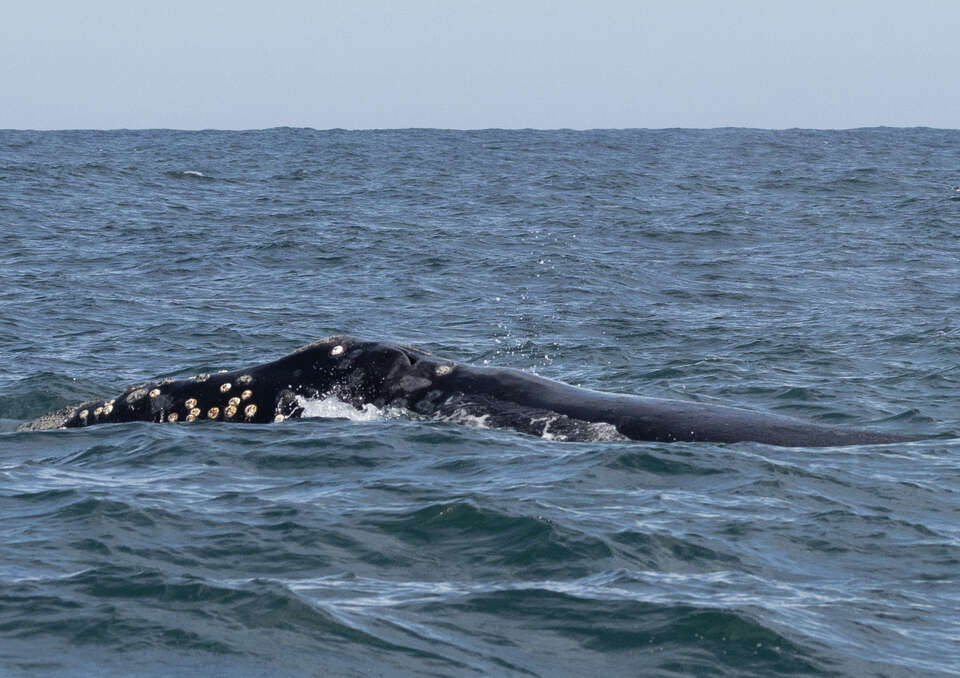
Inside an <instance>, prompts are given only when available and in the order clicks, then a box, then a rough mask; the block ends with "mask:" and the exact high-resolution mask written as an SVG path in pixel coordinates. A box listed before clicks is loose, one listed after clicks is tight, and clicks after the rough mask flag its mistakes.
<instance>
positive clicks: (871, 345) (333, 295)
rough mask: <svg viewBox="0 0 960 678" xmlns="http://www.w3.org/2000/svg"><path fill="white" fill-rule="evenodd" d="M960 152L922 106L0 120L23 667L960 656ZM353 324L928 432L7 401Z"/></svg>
mask: <svg viewBox="0 0 960 678" xmlns="http://www.w3.org/2000/svg"><path fill="white" fill-rule="evenodd" d="M958 167H960V132H957V131H938V130H928V129H916V130H893V129H869V130H852V131H842V132H817V131H803V130H790V131H778V132H774V131H763V130H737V129H725V130H711V131H692V130H664V131H643V130H635V131H592V132H572V131H552V132H537V131H496V130H490V131H478V132H453V131H430V130H403V131H379V132H348V131H327V132H318V131H311V130H291V129H277V130H266V131H259V132H214V131H207V132H193V133H188V132H173V131H141V132H127V131H116V132H11V131H6V132H0V276H2V279H0V280H2V285H0V361H2V363H0V364H2V365H4V368H3V369H0V673H4V674H6V675H30V676H36V675H50V676H60V675H84V674H93V673H96V674H97V675H105V676H125V675H131V674H136V675H156V676H160V675H174V674H175V675H202V676H220V675H225V674H227V673H234V674H236V675H244V676H258V675H263V676H273V675H290V676H301V675H317V676H327V675H338V676H339V675H342V676H367V675H439V676H449V675H497V676H531V675H538V676H558V675H569V676H579V675H585V674H587V673H588V672H597V671H602V672H604V673H606V674H611V675H657V676H686V675H720V676H740V675H742V676H748V675H757V676H770V675H781V676H798V675H799V676H835V675H850V676H866V675H877V676H881V675H882V676H917V675H924V676H926V675H930V676H935V675H960V612H958V611H960V574H958V573H960V529H958V524H960V445H958V443H957V441H956V440H954V436H956V435H957V434H958V433H960V418H958V408H957V394H958V392H960V388H958V386H960V370H958V363H960V325H958V322H957V309H958V307H960V282H958V281H960V265H958V261H960V241H958V238H957V234H956V230H957V224H958V212H960V176H958V169H957V168H958ZM335 332H348V333H352V334H356V335H359V336H362V337H366V338H374V339H385V340H390V341H396V342H401V343H413V344H417V345H419V346H422V347H423V348H426V349H428V350H430V351H432V352H434V353H435V354H438V355H441V356H443V357H448V358H452V359H456V360H460V361H465V362H469V363H474V364H484V363H486V364H490V365H502V366H513V367H521V368H524V369H528V370H535V371H537V372H538V373H540V374H542V375H545V376H549V377H552V378H556V379H560V380H563V381H567V382H570V383H575V384H579V385H583V386H587V387H591V388H597V389H602V390H609V391H617V392H624V393H637V394H643V395H653V396H661V397H672V398H684V399H692V400H699V401H702V402H717V403H724V404H731V405H738V406H741V407H746V408H752V409H757V410H764V411H774V412H778V413H783V414H789V415H792V416H797V417H800V418H804V419H808V420H810V421H817V422H825V423H831V424H840V425H849V426H852V427H862V428H870V429H874V430H880V431H890V432H901V433H911V434H921V435H929V436H932V438H931V439H930V440H926V441H923V442H919V443H909V444H898V445H886V446H872V447H859V448H857V447H852V448H826V449H813V450H811V449H791V448H777V447H770V446H764V445H759V444H736V445H721V444H709V443H692V444H686V443H675V444H659V443H642V442H596V443H562V442H557V441H551V440H543V439H539V438H533V437H530V436H525V435H522V434H517V433H513V432H510V431H499V430H491V429H485V428H482V427H471V426H462V425H454V424H449V423H440V422H428V421H418V420H416V419H414V418H411V417H405V416H403V413H387V414H386V416H384V415H382V414H378V413H370V412H367V413H353V412H349V411H346V412H345V411H343V410H342V409H341V410H338V409H335V408H334V409H333V410H331V409H329V405H330V404H329V403H327V404H324V403H316V404H315V405H314V407H315V409H314V410H312V412H313V413H314V414H315V415H317V416H316V417H315V418H311V419H306V420H301V421H293V422H286V423H284V424H280V425H263V426H246V425H235V426H229V425H216V424H211V423H208V424H198V425H180V424H178V425H162V426H161V425H152V424H141V423H135V424H120V425H107V426H99V427H92V428H89V429H84V430H71V431H51V432H42V433H26V432H17V431H16V428H17V426H18V425H19V424H21V423H22V422H23V421H25V420H27V419H30V418H32V417H35V416H38V415H40V414H43V413H44V412H46V411H48V410H49V409H53V408H56V407H60V406H62V405H65V404H68V403H72V402H76V401H80V400H84V399H90V398H97V397H104V396H109V395H111V394H115V393H117V392H119V390H120V389H122V387H123V386H125V385H126V384H129V383H134V382H138V381H144V380H148V379H153V378H156V377H160V376H184V375H190V374H194V373H196V372H200V371H210V370H215V369H219V368H230V369H234V368H237V367H241V366H243V365H249V364H255V363H259V362H264V361H266V360H269V359H273V358H276V357H279V356H281V355H283V354H285V353H287V352H289V351H290V350H292V349H293V348H295V347H297V346H299V345H302V344H304V343H306V342H308V341H310V340H312V339H314V338H316V337H319V336H322V335H326V334H332V333H335ZM330 415H339V416H333V417H331V416H330ZM345 415H349V418H344V416H345ZM368 415H372V416H368Z"/></svg>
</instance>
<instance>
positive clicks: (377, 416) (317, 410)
mask: <svg viewBox="0 0 960 678" xmlns="http://www.w3.org/2000/svg"><path fill="white" fill-rule="evenodd" d="M297 403H298V404H299V405H300V407H302V408H303V413H302V414H301V415H300V416H301V417H310V418H320V419H350V420H352V421H378V420H382V419H387V412H386V411H384V410H381V409H380V408H379V407H377V406H375V405H371V404H370V403H366V404H365V405H364V406H363V409H362V410H358V409H357V408H356V407H354V406H353V405H351V404H350V403H345V402H343V401H342V400H340V399H339V398H337V397H336V396H332V395H328V396H325V397H323V398H304V397H303V396H297Z"/></svg>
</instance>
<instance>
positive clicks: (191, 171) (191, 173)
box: [183, 170, 206, 177]
mask: <svg viewBox="0 0 960 678" xmlns="http://www.w3.org/2000/svg"><path fill="white" fill-rule="evenodd" d="M183 173H184V174H189V175H190V176H192V177H203V176H206V175H205V174H204V173H203V172H198V171H197V170H184V171H183Z"/></svg>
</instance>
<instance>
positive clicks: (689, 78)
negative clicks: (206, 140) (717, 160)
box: [0, 0, 960, 129]
mask: <svg viewBox="0 0 960 678" xmlns="http://www.w3.org/2000/svg"><path fill="white" fill-rule="evenodd" d="M2 14H3V18H2V23H0V128H33V129H50V128H55V129H56V128H117V127H130V128H143V127H174V128H188V129H195V128H206V127H213V128H228V129H238V128H262V127H275V126H280V125H290V126H296V127H315V128H321V129H323V128H330V127H346V128H371V127H378V128H380V127H450V128H482V127H538V128H555V127H573V128H592V127H717V126H726V125H733V126H749V127H773V128H781V127H816V128H845V127H861V126H872V125H895V126H906V125H927V126H932V127H949V128H957V127H960V2H958V1H957V0H910V1H909V2H896V1H893V0H870V1H861V0H830V1H822V0H803V1H800V0H797V1H793V0H722V1H721V0H716V1H706V0H690V1H684V0H662V1H658V2H647V1H646V0H636V1H634V2H630V1H627V0H610V1H604V0H593V1H591V2H580V1H570V2H567V1H564V0H555V1H552V2H541V1H529V2H527V1H524V0H510V1H501V0H484V1H482V2H465V1H462V2H461V1H457V0H446V1H439V0H437V1H432V0H395V1H391V2H387V1H381V0H371V1H368V2H365V1H364V0H341V1H337V2H328V1H326V0H316V1H312V2H311V1H307V0H273V1H270V2H250V1H249V0H232V1H231V2H214V1H211V2H205V1H204V0H190V1H189V2H182V1H181V0H161V1H158V2H150V3H140V2H136V1H135V0H134V1H131V0H84V1H83V2H66V1H64V2H51V1H45V0H28V1H26V2H9V3H6V5H5V7H4V10H3V12H2Z"/></svg>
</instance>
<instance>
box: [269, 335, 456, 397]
mask: <svg viewBox="0 0 960 678" xmlns="http://www.w3.org/2000/svg"><path fill="white" fill-rule="evenodd" d="M282 362H284V363H288V364H287V365H285V367H286V368H287V369H289V370H292V371H293V373H294V374H295V375H296V376H297V378H298V379H299V380H300V385H301V387H303V388H304V390H309V391H311V392H313V393H316V394H322V395H328V394H330V395H335V396H337V397H338V398H339V399H340V400H343V401H345V402H349V403H351V404H353V405H355V406H358V407H362V406H363V405H365V404H367V403H372V404H375V405H378V406H381V405H384V404H390V403H397V402H399V403H401V404H406V403H408V402H409V401H410V400H412V399H416V398H417V396H418V395H420V394H421V393H422V392H423V391H425V390H426V389H428V388H429V387H430V386H431V385H432V383H433V378H434V377H436V375H437V374H438V371H439V373H441V374H443V373H445V371H449V368H444V367H443V365H442V364H445V363H447V361H440V362H439V363H438V362H437V361H436V360H434V359H433V358H432V356H430V354H429V353H427V352H426V351H423V350H421V349H417V348H413V347H409V346H400V345H397V344H391V343H387V342H380V341H364V340H362V339H357V338H356V337H352V336H349V335H334V336H330V337H324V338H323V339H318V340H317V341H314V342H312V343H310V344H307V345H306V346H304V347H302V348H300V349H298V350H297V351H296V352H294V353H293V354H292V355H290V356H288V357H287V358H284V359H283V361H282Z"/></svg>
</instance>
